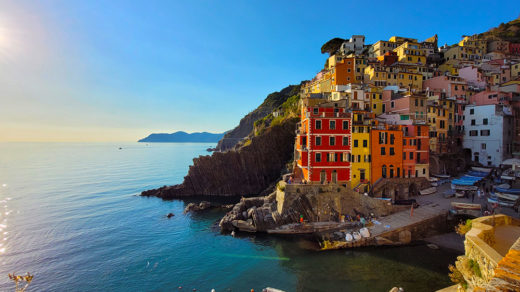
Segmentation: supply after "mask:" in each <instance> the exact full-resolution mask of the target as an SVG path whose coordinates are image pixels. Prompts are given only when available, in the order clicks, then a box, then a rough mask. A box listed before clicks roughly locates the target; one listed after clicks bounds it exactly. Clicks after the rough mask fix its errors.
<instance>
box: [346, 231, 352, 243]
mask: <svg viewBox="0 0 520 292" xmlns="http://www.w3.org/2000/svg"><path fill="white" fill-rule="evenodd" d="M352 239H354V238H353V237H352V234H350V233H348V232H347V233H346V234H345V240H346V241H347V242H351V241H352Z"/></svg>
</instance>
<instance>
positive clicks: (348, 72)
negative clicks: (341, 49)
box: [331, 58, 356, 86]
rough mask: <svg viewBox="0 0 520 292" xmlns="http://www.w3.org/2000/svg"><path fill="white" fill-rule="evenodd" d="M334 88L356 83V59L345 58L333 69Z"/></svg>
mask: <svg viewBox="0 0 520 292" xmlns="http://www.w3.org/2000/svg"><path fill="white" fill-rule="evenodd" d="M331 70H332V86H335V85H347V84H349V83H356V74H355V58H345V59H343V60H341V61H338V62H337V63H336V66H334V67H333V68H332V69H331Z"/></svg>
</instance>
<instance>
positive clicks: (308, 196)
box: [219, 182, 408, 232]
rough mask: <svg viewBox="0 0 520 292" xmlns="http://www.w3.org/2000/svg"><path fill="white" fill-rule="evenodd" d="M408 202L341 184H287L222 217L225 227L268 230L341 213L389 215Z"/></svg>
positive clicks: (329, 218) (242, 203)
mask: <svg viewBox="0 0 520 292" xmlns="http://www.w3.org/2000/svg"><path fill="white" fill-rule="evenodd" d="M403 209H408V207H407V206H394V205H391V204H390V203H388V202H385V201H383V200H378V199H374V198H371V197H368V196H364V195H361V194H358V193H356V192H354V191H352V190H351V189H350V188H346V187H343V186H339V185H286V184H285V183H283V182H280V183H279V184H278V187H277V190H276V191H275V192H273V193H271V194H270V195H269V196H265V197H253V198H242V200H241V201H240V202H239V203H238V204H236V205H235V207H233V209H232V210H231V211H230V212H228V213H227V214H226V215H225V216H224V217H223V218H222V220H221V221H220V224H219V225H220V228H221V230H223V231H232V230H240V231H246V232H257V231H258V232H265V231H267V230H269V229H274V228H276V227H279V226H281V225H285V224H291V223H297V222H298V221H299V219H300V215H303V218H304V219H305V220H306V221H307V222H320V221H322V222H323V221H338V220H339V217H340V215H350V216H354V215H357V214H360V215H362V216H367V215H369V214H374V215H375V216H378V217H379V216H386V215H389V214H392V213H394V212H397V211H401V210H403Z"/></svg>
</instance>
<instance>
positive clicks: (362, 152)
mask: <svg viewBox="0 0 520 292" xmlns="http://www.w3.org/2000/svg"><path fill="white" fill-rule="evenodd" d="M373 118H374V115H373V114H372V113H370V111H353V112H352V147H351V149H352V152H351V153H352V155H351V162H352V165H351V182H352V184H351V185H352V187H353V188H354V189H355V190H358V191H360V192H367V191H368V190H369V182H370V171H371V169H370V166H371V162H370V161H371V157H370V127H371V124H372V119H373Z"/></svg>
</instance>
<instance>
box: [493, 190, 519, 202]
mask: <svg viewBox="0 0 520 292" xmlns="http://www.w3.org/2000/svg"><path fill="white" fill-rule="evenodd" d="M495 195H496V196H497V197H498V199H503V200H509V201H517V200H518V199H520V194H518V195H515V194H506V193H500V192H496V193H495Z"/></svg>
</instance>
